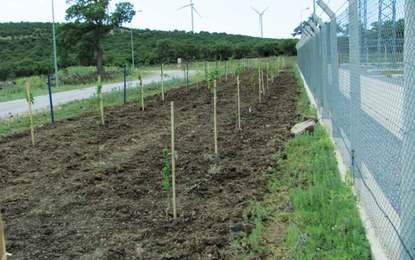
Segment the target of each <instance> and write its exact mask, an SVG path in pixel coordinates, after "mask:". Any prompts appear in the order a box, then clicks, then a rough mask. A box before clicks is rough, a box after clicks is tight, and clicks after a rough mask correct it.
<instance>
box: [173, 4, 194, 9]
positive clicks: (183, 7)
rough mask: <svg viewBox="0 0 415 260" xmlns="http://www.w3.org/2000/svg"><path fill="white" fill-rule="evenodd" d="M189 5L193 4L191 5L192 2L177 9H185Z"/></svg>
mask: <svg viewBox="0 0 415 260" xmlns="http://www.w3.org/2000/svg"><path fill="white" fill-rule="evenodd" d="M189 6H192V5H191V4H189V5H184V6H182V7H180V8H179V9H177V11H180V10H182V9H185V8H187V7H189Z"/></svg>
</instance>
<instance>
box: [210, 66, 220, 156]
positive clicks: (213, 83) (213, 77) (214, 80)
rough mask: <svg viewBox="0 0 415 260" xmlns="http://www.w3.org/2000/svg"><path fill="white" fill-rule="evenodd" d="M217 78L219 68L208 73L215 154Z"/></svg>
mask: <svg viewBox="0 0 415 260" xmlns="http://www.w3.org/2000/svg"><path fill="white" fill-rule="evenodd" d="M218 78H219V70H218V69H215V70H213V71H212V72H211V73H209V84H208V87H209V89H211V90H212V92H213V139H214V145H215V154H216V155H217V154H218V127H217V93H216V89H217V79H218Z"/></svg>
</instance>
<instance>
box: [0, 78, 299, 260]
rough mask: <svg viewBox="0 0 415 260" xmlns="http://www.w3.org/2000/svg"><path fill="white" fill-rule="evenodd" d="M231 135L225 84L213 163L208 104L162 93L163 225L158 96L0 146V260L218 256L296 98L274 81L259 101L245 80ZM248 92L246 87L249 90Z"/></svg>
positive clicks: (258, 187) (202, 93)
mask: <svg viewBox="0 0 415 260" xmlns="http://www.w3.org/2000/svg"><path fill="white" fill-rule="evenodd" d="M242 78H243V80H242V82H243V86H242V90H241V95H242V125H243V131H242V132H239V131H238V130H236V123H237V122H236V113H235V111H236V97H235V93H236V87H235V85H234V79H233V78H231V79H230V80H229V81H228V83H225V82H220V83H219V92H218V102H219V103H218V111H219V112H218V120H219V151H220V157H219V158H216V159H215V158H214V156H213V155H212V154H213V152H212V151H213V133H212V113H211V111H212V103H211V100H212V98H211V95H210V92H209V91H208V90H207V89H206V87H205V86H202V87H200V88H199V89H196V88H193V89H191V90H190V91H186V89H185V88H182V89H178V90H174V91H171V92H169V93H168V95H167V99H168V100H169V101H170V100H174V101H175V104H176V108H177V110H176V121H177V130H176V137H177V150H178V165H177V190H178V194H177V198H178V213H179V218H178V220H177V221H172V218H171V217H170V216H166V214H165V209H166V195H165V194H163V192H162V191H161V190H162V189H161V168H162V149H163V148H164V147H165V146H168V145H169V142H170V135H169V123H170V121H169V120H170V118H169V116H170V114H169V113H170V110H169V108H170V106H169V104H168V103H166V104H165V105H160V101H159V99H160V98H159V97H152V98H149V99H147V101H146V105H147V107H146V111H145V112H144V113H143V112H141V111H140V110H139V108H138V107H137V105H136V104H128V105H126V106H123V107H118V108H113V109H109V110H108V111H107V121H108V125H107V126H106V127H104V128H102V127H100V126H98V125H97V122H98V118H97V117H96V115H95V114H90V115H84V116H83V117H80V118H76V119H72V120H66V121H63V122H60V123H58V124H57V125H56V126H46V127H43V128H41V129H40V130H38V131H37V136H38V145H37V146H36V147H35V148H32V147H30V139H29V135H28V133H23V134H20V135H14V136H10V137H5V138H2V139H0V208H1V210H2V211H1V213H2V214H3V217H4V220H5V222H6V233H7V239H8V244H7V250H8V252H11V253H12V254H13V257H11V258H10V259H79V258H81V259H139V258H140V257H142V258H144V259H224V258H225V259H226V258H232V250H231V248H230V242H231V241H230V234H231V230H230V228H229V227H230V225H231V224H234V223H240V222H243V213H244V209H246V208H247V207H248V205H249V203H250V202H251V201H252V200H256V199H260V198H261V196H262V194H263V193H264V191H265V189H266V185H265V184H266V177H265V174H264V172H265V171H266V170H267V168H268V167H270V166H271V165H273V163H274V162H273V161H272V154H273V153H274V152H275V151H276V150H277V149H279V148H281V147H282V145H283V144H284V143H285V142H286V140H287V139H288V138H289V128H290V126H292V124H293V123H294V122H295V119H296V117H297V115H296V113H295V108H296V97H297V94H298V93H297V89H296V83H295V80H294V79H293V77H292V74H291V72H284V73H283V74H282V76H281V77H279V78H278V79H277V80H276V81H275V84H273V85H272V86H271V87H270V90H269V91H268V95H267V97H265V100H264V101H263V103H262V104H258V102H257V99H258V95H257V91H256V89H257V87H254V86H252V85H250V84H247V82H249V81H250V80H249V79H250V75H248V73H245V74H244V75H243V77H242ZM248 85H249V86H248Z"/></svg>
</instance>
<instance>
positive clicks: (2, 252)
mask: <svg viewBox="0 0 415 260" xmlns="http://www.w3.org/2000/svg"><path fill="white" fill-rule="evenodd" d="M6 259H7V252H6V237H5V235H4V224H3V220H2V218H1V215H0V260H6Z"/></svg>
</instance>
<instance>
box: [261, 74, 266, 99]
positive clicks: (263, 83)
mask: <svg viewBox="0 0 415 260" xmlns="http://www.w3.org/2000/svg"><path fill="white" fill-rule="evenodd" d="M261 83H262V94H263V95H264V96H265V95H266V92H265V77H264V71H263V70H261Z"/></svg>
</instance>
